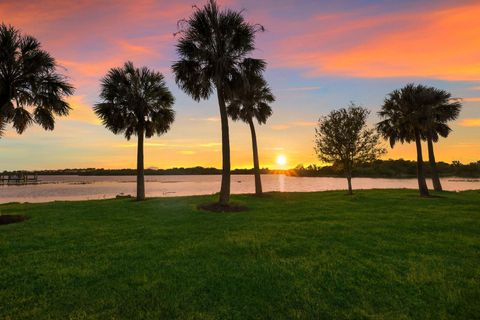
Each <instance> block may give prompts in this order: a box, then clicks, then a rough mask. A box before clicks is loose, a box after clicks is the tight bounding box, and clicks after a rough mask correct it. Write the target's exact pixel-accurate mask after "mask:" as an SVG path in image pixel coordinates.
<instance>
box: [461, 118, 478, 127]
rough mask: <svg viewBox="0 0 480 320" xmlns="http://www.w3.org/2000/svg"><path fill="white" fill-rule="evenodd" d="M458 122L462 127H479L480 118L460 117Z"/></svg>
mask: <svg viewBox="0 0 480 320" xmlns="http://www.w3.org/2000/svg"><path fill="white" fill-rule="evenodd" d="M459 124H460V125H461V126H463V127H480V118H469V119H462V120H460V122H459Z"/></svg>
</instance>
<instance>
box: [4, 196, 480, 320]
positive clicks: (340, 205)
mask: <svg viewBox="0 0 480 320" xmlns="http://www.w3.org/2000/svg"><path fill="white" fill-rule="evenodd" d="M212 199H213V198H212V197H210V196H206V197H182V198H156V199H149V200H147V201H145V202H143V203H137V202H134V201H131V200H128V199H124V200H101V201H84V202H54V203H48V204H6V205H1V206H0V210H1V212H2V213H3V214H25V215H28V216H29V217H30V220H28V221H26V222H22V223H16V224H10V225H3V226H0V319H15V320H16V319H173V318H178V319H344V318H350V319H352V318H354V319H362V318H365V319H410V318H413V319H443V318H456V319H474V318H479V317H480V191H468V192H462V193H442V194H441V197H438V198H428V199H423V198H419V197H418V196H417V191H414V190H381V191H380V190H370V191H356V194H355V195H354V196H351V197H349V196H345V195H344V192H343V191H338V192H337V191H336V192H320V193H283V194H282V193H274V194H270V195H269V196H267V197H264V198H257V197H254V196H248V195H242V196H234V197H233V199H234V200H235V201H237V202H241V203H243V204H245V205H247V206H248V207H249V208H250V210H249V211H247V212H241V213H209V212H204V211H199V210H197V209H196V205H197V204H198V203H202V202H207V201H211V200H212Z"/></svg>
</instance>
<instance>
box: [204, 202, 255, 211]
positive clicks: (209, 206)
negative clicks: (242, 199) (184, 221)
mask: <svg viewBox="0 0 480 320" xmlns="http://www.w3.org/2000/svg"><path fill="white" fill-rule="evenodd" d="M197 209H200V210H205V211H210V212H242V211H247V210H248V208H247V207H246V206H243V205H241V204H238V203H233V202H230V203H229V204H221V203H219V202H213V203H203V204H199V205H198V206H197Z"/></svg>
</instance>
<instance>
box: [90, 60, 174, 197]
mask: <svg viewBox="0 0 480 320" xmlns="http://www.w3.org/2000/svg"><path fill="white" fill-rule="evenodd" d="M100 97H101V99H102V100H103V102H102V103H98V104H96V105H95V107H94V111H95V113H96V114H97V116H98V117H99V118H100V119H101V120H102V122H103V125H104V126H105V127H107V128H108V129H109V130H110V131H112V132H113V133H114V134H120V133H123V134H124V135H125V137H126V138H127V140H130V138H131V136H132V135H136V136H137V138H138V144H137V200H144V199H145V181H144V165H143V140H144V137H147V138H150V137H152V136H153V135H155V134H156V135H159V136H160V135H162V134H163V133H165V132H167V131H168V130H169V129H170V125H171V124H172V122H173V121H174V119H175V111H174V110H173V109H172V106H173V103H174V101H175V99H174V97H173V96H172V94H171V93H170V91H169V90H168V88H167V86H166V84H165V80H164V77H163V75H162V74H161V73H159V72H156V71H152V70H150V69H148V68H146V67H143V68H141V69H138V68H135V67H134V65H133V63H132V62H126V63H125V65H124V66H123V68H113V69H110V71H109V72H108V74H107V75H106V76H105V77H104V78H103V79H102V91H101V93H100Z"/></svg>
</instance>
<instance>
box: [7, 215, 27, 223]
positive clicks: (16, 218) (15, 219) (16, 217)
mask: <svg viewBox="0 0 480 320" xmlns="http://www.w3.org/2000/svg"><path fill="white" fill-rule="evenodd" d="M25 220H28V217H27V216H23V215H13V214H5V215H0V225H2V224H10V223H16V222H22V221H25Z"/></svg>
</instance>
